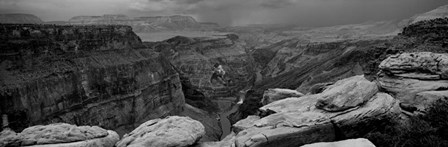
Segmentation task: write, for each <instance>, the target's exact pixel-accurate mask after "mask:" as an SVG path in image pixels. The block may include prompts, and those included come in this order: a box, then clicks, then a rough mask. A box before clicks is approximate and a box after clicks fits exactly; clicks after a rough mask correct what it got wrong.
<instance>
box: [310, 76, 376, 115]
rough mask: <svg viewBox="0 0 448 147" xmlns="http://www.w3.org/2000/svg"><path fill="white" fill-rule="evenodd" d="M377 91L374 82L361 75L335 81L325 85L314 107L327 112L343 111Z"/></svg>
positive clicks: (359, 103)
mask: <svg viewBox="0 0 448 147" xmlns="http://www.w3.org/2000/svg"><path fill="white" fill-rule="evenodd" d="M377 92H378V87H377V86H376V84H375V82H370V81H368V80H367V79H366V78H364V76H363V75H361V76H354V77H350V78H346V79H343V80H340V81H337V82H336V83H335V84H333V85H331V86H329V87H327V89H325V90H324V91H323V92H322V93H321V94H320V96H319V97H320V98H319V100H318V101H317V103H316V107H318V108H319V109H323V110H326V111H329V112H333V111H344V110H347V109H350V108H354V107H357V106H359V105H362V104H364V103H365V102H367V101H368V100H369V99H370V98H371V97H372V96H373V95H375V94H376V93H377Z"/></svg>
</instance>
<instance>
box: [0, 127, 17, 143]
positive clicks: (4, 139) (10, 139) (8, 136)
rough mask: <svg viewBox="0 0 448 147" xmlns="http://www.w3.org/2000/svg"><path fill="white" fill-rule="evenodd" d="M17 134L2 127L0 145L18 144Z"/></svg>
mask: <svg viewBox="0 0 448 147" xmlns="http://www.w3.org/2000/svg"><path fill="white" fill-rule="evenodd" d="M18 140H19V136H18V135H17V133H16V132H14V131H13V130H11V129H4V130H3V131H2V132H0V147H4V146H19V145H20V143H19V142H18Z"/></svg>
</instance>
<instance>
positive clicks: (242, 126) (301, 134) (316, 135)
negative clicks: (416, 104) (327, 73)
mask: <svg viewBox="0 0 448 147" xmlns="http://www.w3.org/2000/svg"><path fill="white" fill-rule="evenodd" d="M370 86H374V87H371V88H367V89H366V90H364V89H361V88H362V87H364V88H366V87H370ZM344 89H345V90H344ZM338 93H345V94H347V95H346V96H344V97H338V98H336V97H337V95H338ZM331 94H332V95H333V98H336V99H332V100H334V101H326V103H325V104H327V106H332V105H334V106H342V107H340V108H347V109H330V110H327V109H326V108H328V107H321V104H322V102H320V101H322V100H325V98H326V97H328V96H329V95H331ZM341 102H342V103H341ZM341 104H342V105H341ZM330 108H332V107H330ZM335 108H338V107H335ZM260 110H261V111H266V110H271V111H274V112H276V113H274V114H271V115H268V116H266V117H250V118H248V119H247V120H246V119H243V120H241V123H240V122H238V123H237V124H238V125H234V127H235V128H238V129H236V130H241V131H240V132H237V135H236V136H235V144H236V146H269V145H275V146H299V145H305V144H309V143H314V142H328V141H334V140H336V139H341V138H345V137H347V138H351V137H356V136H361V135H364V134H366V133H368V132H369V131H370V130H374V129H376V128H377V127H379V126H378V125H376V123H379V122H382V121H386V120H389V119H396V118H397V117H398V115H399V114H400V108H399V102H398V101H397V100H396V99H394V98H393V97H391V96H390V95H388V94H385V93H377V88H376V85H375V84H374V83H373V82H369V81H368V80H366V79H365V78H364V77H363V76H355V77H351V78H348V79H344V80H341V81H338V82H336V83H335V85H332V86H329V87H328V88H327V89H326V90H324V91H323V92H322V93H319V94H314V95H306V96H303V97H300V98H287V99H283V100H279V101H275V102H273V103H270V104H268V105H266V106H263V107H262V108H260Z"/></svg>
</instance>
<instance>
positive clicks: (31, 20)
mask: <svg viewBox="0 0 448 147" xmlns="http://www.w3.org/2000/svg"><path fill="white" fill-rule="evenodd" d="M0 23H8V24H41V23H43V21H42V20H41V19H40V18H39V17H37V16H35V15H31V14H0Z"/></svg>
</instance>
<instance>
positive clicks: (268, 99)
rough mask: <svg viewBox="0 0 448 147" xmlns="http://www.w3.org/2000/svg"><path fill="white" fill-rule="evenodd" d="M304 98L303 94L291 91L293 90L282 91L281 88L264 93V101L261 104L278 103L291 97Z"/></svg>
mask: <svg viewBox="0 0 448 147" xmlns="http://www.w3.org/2000/svg"><path fill="white" fill-rule="evenodd" d="M301 96H303V94H302V93H300V92H298V91H296V90H291V89H280V88H273V89H268V90H266V91H264V94H263V99H262V100H261V103H262V104H263V105H266V104H269V103H272V102H274V101H278V100H281V99H285V98H289V97H301Z"/></svg>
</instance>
